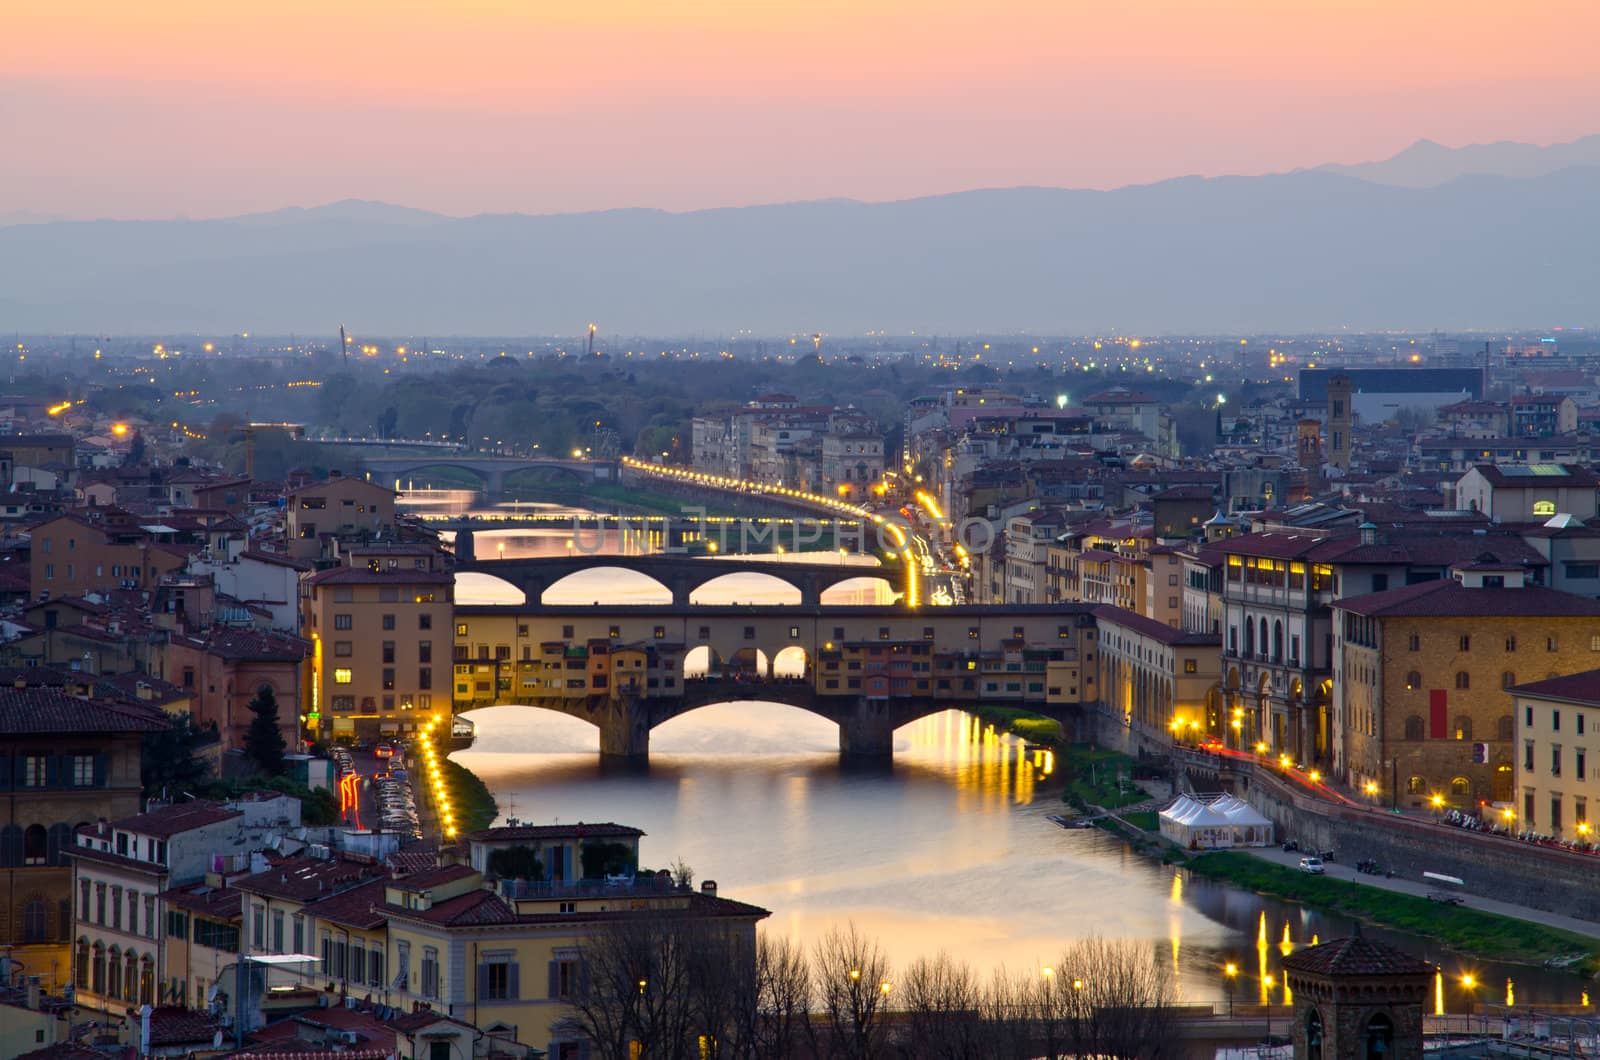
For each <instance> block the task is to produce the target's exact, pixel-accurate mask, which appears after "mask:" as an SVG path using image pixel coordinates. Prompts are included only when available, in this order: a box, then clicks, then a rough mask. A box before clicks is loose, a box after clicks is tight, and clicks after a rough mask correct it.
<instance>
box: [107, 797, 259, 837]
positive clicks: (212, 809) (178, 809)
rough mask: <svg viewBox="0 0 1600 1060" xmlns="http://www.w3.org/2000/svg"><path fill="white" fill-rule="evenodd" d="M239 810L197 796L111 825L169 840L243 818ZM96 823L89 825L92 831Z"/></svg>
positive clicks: (125, 818)
mask: <svg viewBox="0 0 1600 1060" xmlns="http://www.w3.org/2000/svg"><path fill="white" fill-rule="evenodd" d="M243 816H244V814H243V813H241V812H240V811H238V810H230V809H228V808H227V807H226V806H224V805H222V804H221V803H220V802H211V801H209V800H207V799H196V800H194V801H193V802H180V803H175V804H174V805H171V806H163V807H162V808H161V809H159V810H151V811H150V812H148V813H139V814H134V815H133V816H132V817H124V818H122V819H121V820H118V821H112V822H111V827H112V828H120V829H122V830H123V831H126V832H137V833H138V834H139V835H147V836H156V837H157V838H162V839H170V838H172V837H173V836H175V835H178V834H179V833H182V832H188V831H192V830H193V829H196V828H204V827H205V826H206V825H211V824H216V823H217V822H219V821H230V820H232V819H234V818H235V817H243ZM94 827H95V826H94V825H89V826H88V828H89V830H90V831H91V832H92V831H93V829H94Z"/></svg>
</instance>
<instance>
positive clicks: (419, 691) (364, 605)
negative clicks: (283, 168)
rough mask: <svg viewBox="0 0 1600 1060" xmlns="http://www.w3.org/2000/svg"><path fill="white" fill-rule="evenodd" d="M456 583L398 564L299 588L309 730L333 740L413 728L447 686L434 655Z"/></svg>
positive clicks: (324, 576) (341, 570)
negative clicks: (308, 645)
mask: <svg viewBox="0 0 1600 1060" xmlns="http://www.w3.org/2000/svg"><path fill="white" fill-rule="evenodd" d="M454 584H455V583H454V579H453V578H452V577H451V575H449V574H448V573H445V572H443V571H432V570H418V569H415V568H410V569H408V568H406V567H404V566H396V567H393V568H390V567H387V566H383V567H381V569H378V570H373V569H371V568H370V567H333V568H330V569H328V570H324V571H319V572H318V573H316V574H313V575H311V576H310V577H308V578H307V579H305V581H304V582H303V584H302V592H303V597H302V600H303V605H304V608H305V616H304V625H303V629H304V630H305V632H306V633H307V634H308V635H309V636H310V638H311V642H312V663H311V688H310V690H309V692H310V710H309V711H308V712H307V718H308V728H309V729H310V730H312V731H314V732H316V733H319V734H321V735H325V736H332V737H334V738H336V739H340V738H343V739H354V738H356V737H358V736H359V737H365V738H369V739H370V738H375V737H378V736H381V735H391V734H400V733H407V732H412V731H415V729H416V727H417V725H418V721H417V716H418V715H419V714H421V715H425V714H427V713H428V712H429V711H431V710H432V709H433V707H434V704H435V699H434V697H435V696H436V695H437V696H438V697H439V699H438V703H439V704H440V705H441V706H442V705H444V704H447V703H448V702H449V701H450V696H449V687H448V685H446V684H445V683H444V682H442V681H441V682H439V683H438V687H437V688H436V687H435V681H434V675H435V673H441V672H445V671H442V670H441V669H439V668H441V667H443V666H444V665H445V663H446V660H445V659H444V658H443V657H442V656H441V657H440V658H439V659H437V660H436V659H435V657H434V646H435V645H436V644H437V645H438V646H439V647H440V649H441V651H442V649H443V648H444V646H445V645H447V644H449V643H450V640H449V637H450V620H451V615H452V613H453V609H452V601H453V600H454V592H455V590H454Z"/></svg>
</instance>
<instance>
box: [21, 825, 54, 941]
mask: <svg viewBox="0 0 1600 1060" xmlns="http://www.w3.org/2000/svg"><path fill="white" fill-rule="evenodd" d="M41 831H42V829H41ZM49 938H50V905H49V903H47V902H46V901H45V900H44V899H43V898H34V899H32V900H31V901H29V902H28V904H27V905H25V906H23V907H22V941H23V942H45V941H47V940H48V939H49Z"/></svg>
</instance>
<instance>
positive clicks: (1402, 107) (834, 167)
mask: <svg viewBox="0 0 1600 1060" xmlns="http://www.w3.org/2000/svg"><path fill="white" fill-rule="evenodd" d="M8 18H9V20H10V23H11V26H12V32H10V33H8V35H7V39H6V40H5V41H4V42H0V59H3V60H4V62H5V66H6V69H7V70H8V73H7V74H6V76H5V78H4V81H3V83H4V84H5V85H6V96H7V98H8V102H9V103H10V106H9V107H8V108H7V117H8V122H9V124H10V125H11V127H12V129H11V142H12V145H13V152H12V155H13V159H14V162H13V165H12V166H11V167H10V168H9V169H8V172H7V174H6V175H4V176H0V199H3V200H4V201H6V202H7V204H8V209H10V210H14V211H20V210H27V211H31V212H34V213H37V214H41V215H44V216H67V217H124V218H156V217H172V216H176V215H180V214H181V215H185V216H191V217H214V216H225V215H230V214H238V213H247V212H252V211H259V210H271V209H277V208H281V207H285V206H312V205H317V204H320V203H326V202H332V201H337V200H341V199H346V198H360V199H379V200H384V201H389V202H395V203H400V204H404V205H407V206H414V207H418V208H424V209H431V210H437V211H440V212H443V213H447V214H456V215H461V214H473V213H481V212H511V211H518V212H528V213H547V212H565V211H573V210H590V209H607V208H616V207H630V206H649V207H658V208H664V209H670V210H689V209H697V208H706V207H721V206H740V205H750V204H755V203H769V202H783V201H794V200H808V199H818V198H830V197H851V198H860V199H864V200H872V201H876V200H885V199H899V198H905V197H910V196H917V195H928V194H938V193H942V192H950V191H957V190H963V189H970V188H975V187H995V186H1015V185H1045V186H1061V187H1075V188H1111V187H1118V186H1123V185H1127V184H1137V183H1147V182H1151V181H1159V180H1162V179H1166V178H1170V177H1174V176H1180V175H1186V174H1199V175H1220V174H1233V173H1263V172H1281V171H1287V170H1292V169H1295V168H1299V167H1307V166H1318V165H1323V164H1328V163H1338V162H1346V163H1348V162H1361V161H1366V160H1371V159H1377V158H1383V157H1387V156H1389V155H1391V154H1394V153H1395V152H1398V151H1400V150H1402V149H1404V148H1406V147H1407V146H1408V145H1410V144H1412V143H1413V142H1415V141H1416V140H1418V139H1419V138H1427V139H1432V140H1435V141H1438V142H1440V143H1445V144H1450V145H1465V144H1472V143H1484V142H1494V141H1500V140H1515V141H1524V142H1532V143H1539V144H1549V143H1555V142H1561V141H1567V140H1572V139H1575V138H1578V137H1581V136H1584V135H1586V134H1590V133H1593V132H1594V131H1595V126H1594V116H1593V112H1592V108H1590V107H1588V106H1587V105H1586V103H1585V101H1586V100H1589V99H1592V98H1594V97H1595V95H1596V92H1597V91H1600V73H1597V72H1596V71H1595V70H1594V69H1593V67H1592V64H1589V63H1587V62H1586V61H1585V58H1584V56H1583V54H1582V52H1581V47H1582V45H1581V43H1580V42H1581V41H1582V40H1584V39H1585V34H1583V33H1582V32H1575V31H1581V29H1582V28H1583V26H1585V25H1591V26H1592V25H1593V23H1594V19H1595V15H1594V13H1593V12H1592V11H1591V10H1589V9H1587V8H1586V7H1585V6H1584V5H1581V4H1579V3H1574V2H1565V0H1561V2H1553V3H1546V4H1541V5H1539V7H1538V9H1537V10H1534V11H1530V10H1527V9H1516V10H1511V9H1505V8H1497V7H1495V6H1492V5H1489V4H1483V3H1471V4H1467V5H1464V6H1458V7H1457V8H1456V9H1455V10H1453V11H1452V17H1451V19H1449V20H1448V21H1444V20H1440V19H1438V18H1437V17H1435V15H1434V13H1433V10H1432V7H1431V5H1428V4H1425V3H1419V2H1407V3H1400V4H1382V5H1380V4H1370V3H1360V4H1349V3H1333V2H1326V3H1323V2H1319V3H1315V4H1309V5H1297V7H1296V9H1295V10H1294V11H1280V10H1276V9H1275V8H1273V7H1270V6H1269V5H1264V4H1260V3H1242V4H1229V5H1220V4H1207V5H1195V4H1178V3H1174V2H1171V0H1144V2H1141V3H1138V4H1134V5H1108V4H1078V5H1074V6H1072V7H1071V8H1070V9H1061V8H1060V7H1059V6H1057V5H1045V4H1040V3H1034V2H1031V0H1023V2H1017V3H1013V4H1010V5H1008V6H1007V8H1006V9H1005V10H1004V11H1002V12H995V11H993V10H986V11H984V12H977V11H975V10H968V9H963V8H960V7H958V6H956V5H948V4H942V3H940V4H910V3H907V2H904V0H896V2H894V3H889V4H885V5H879V6H878V7H876V8H875V9H873V10H871V11H858V10H855V9H853V8H851V7H849V6H848V5H838V4H822V5H817V4H811V5H806V6H804V7H802V6H800V5H794V4H788V3H785V4H778V5H765V6H763V7H762V8H761V9H760V10H755V9H748V8H744V7H740V6H736V5H731V4H726V3H723V2H721V0H702V2H699V3H696V4H693V5H691V6H690V7H689V8H687V9H684V8H681V7H680V8H675V9H674V10H673V11H672V12H671V13H663V12H657V11H655V10H653V9H650V8H648V7H647V6H645V5H637V4H624V5H621V6H617V7H613V8H610V9H608V10H606V11H604V12H600V13H596V12H592V11H580V10H571V11H561V12H555V13H552V12H550V11H548V10H541V11H539V12H538V13H537V14H534V13H530V12H527V11H519V10H514V9H513V8H511V7H510V6H509V5H505V4H500V3H488V2H483V3H475V4H470V5H466V6H462V5H453V6H452V8H451V9H450V11H449V12H448V13H445V12H431V11H429V10H427V9H426V8H425V7H424V6H422V5H400V6H395V5H389V6H386V7H384V8H382V9H381V11H380V10H379V9H377V8H375V7H371V6H368V5H360V4H357V5H344V6H341V7H340V8H339V9H337V10H331V11H330V10H323V9H321V8H319V7H316V6H313V5H310V4H307V3H304V2H293V3H288V4H279V5H274V7H273V8H272V9H271V11H270V13H268V12H267V11H264V10H263V11H259V12H252V13H246V15H245V16H244V17H243V18H241V16H240V15H239V13H238V12H236V11H232V10H230V11H229V13H228V15H227V16H226V17H222V16H219V15H218V14H217V13H216V12H214V11H212V12H208V11H207V10H206V9H204V8H203V6H202V5H198V4H191V3H179V4H173V5H167V6H166V7H164V8H163V11H162V14H161V16H160V17H159V18H155V19H152V17H151V16H150V14H149V13H148V12H141V13H138V14H135V13H133V12H132V11H128V10H123V9H121V8H120V7H119V6H118V5H111V4H105V3H100V2H94V0H82V2H79V3H75V4H69V5H60V4H52V5H43V4H34V3H29V4H25V5H23V7H22V9H21V10H14V11H12V12H11V13H10V14H9V15H8ZM1419 40H1426V41H1427V42H1428V47H1427V48H1426V49H1419V48H1417V47H1416V42H1417V41H1419ZM1195 42H1203V45H1204V47H1203V53H1202V49H1200V48H1197V47H1195V46H1194V43H1195ZM1491 52H1492V54H1493V55H1494V62H1493V64H1492V65H1491V64H1485V63H1480V62H1475V61H1473V60H1472V58H1471V57H1472V56H1474V55H1483V54H1489V53H1491ZM1264 88H1266V89H1270V90H1269V91H1264V90H1263V89H1264ZM1536 104H1537V105H1536ZM113 170H114V171H115V173H116V179H115V180H109V179H107V174H108V173H110V172H112V171H113Z"/></svg>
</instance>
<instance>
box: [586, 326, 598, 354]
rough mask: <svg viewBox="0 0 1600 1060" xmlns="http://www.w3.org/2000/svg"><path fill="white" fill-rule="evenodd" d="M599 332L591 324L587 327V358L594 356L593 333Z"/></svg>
mask: <svg viewBox="0 0 1600 1060" xmlns="http://www.w3.org/2000/svg"><path fill="white" fill-rule="evenodd" d="M597 330H599V329H598V328H596V327H595V326H594V325H593V324H590V325H589V354H588V355H589V356H590V357H593V356H594V333H595V332H596V331H597Z"/></svg>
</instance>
